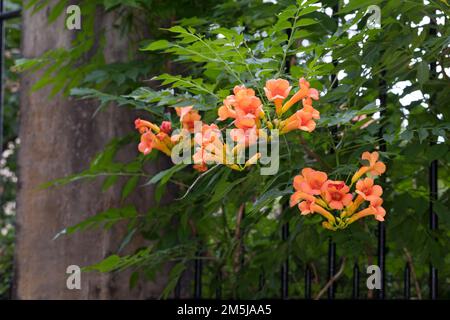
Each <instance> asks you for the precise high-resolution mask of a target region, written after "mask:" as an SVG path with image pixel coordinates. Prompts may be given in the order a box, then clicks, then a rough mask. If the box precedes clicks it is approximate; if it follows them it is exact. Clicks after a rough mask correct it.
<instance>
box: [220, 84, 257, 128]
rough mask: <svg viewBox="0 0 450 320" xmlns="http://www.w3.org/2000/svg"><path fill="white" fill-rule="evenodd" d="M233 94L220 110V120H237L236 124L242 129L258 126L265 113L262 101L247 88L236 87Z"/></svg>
mask: <svg viewBox="0 0 450 320" xmlns="http://www.w3.org/2000/svg"><path fill="white" fill-rule="evenodd" d="M233 93H234V95H230V96H228V97H227V98H226V99H225V100H224V101H223V106H221V107H220V108H219V110H218V115H219V117H218V119H219V120H221V121H223V120H226V119H229V118H232V119H236V120H235V122H234V124H235V126H236V127H237V128H241V129H248V128H252V127H254V126H257V125H258V121H259V118H260V117H261V115H262V114H263V111H262V103H261V100H260V99H259V98H258V97H256V96H255V91H254V90H253V89H248V88H246V87H245V86H236V87H234V90H233Z"/></svg>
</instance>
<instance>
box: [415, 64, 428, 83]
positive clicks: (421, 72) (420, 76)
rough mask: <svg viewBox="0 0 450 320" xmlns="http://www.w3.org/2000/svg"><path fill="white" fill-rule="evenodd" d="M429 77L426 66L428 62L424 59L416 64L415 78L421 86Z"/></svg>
mask: <svg viewBox="0 0 450 320" xmlns="http://www.w3.org/2000/svg"><path fill="white" fill-rule="evenodd" d="M429 77H430V69H429V67H428V63H427V62H426V61H421V62H419V64H418V65H417V80H418V81H419V84H420V85H421V86H423V84H424V83H425V82H427V81H428V79H429Z"/></svg>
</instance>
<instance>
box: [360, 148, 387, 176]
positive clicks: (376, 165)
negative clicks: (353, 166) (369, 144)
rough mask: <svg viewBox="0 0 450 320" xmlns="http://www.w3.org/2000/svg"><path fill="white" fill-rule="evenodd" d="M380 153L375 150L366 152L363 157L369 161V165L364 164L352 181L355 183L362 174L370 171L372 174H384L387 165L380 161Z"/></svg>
mask: <svg viewBox="0 0 450 320" xmlns="http://www.w3.org/2000/svg"><path fill="white" fill-rule="evenodd" d="M378 157H379V154H378V152H376V151H374V152H372V153H370V152H367V151H366V152H364V153H363V154H362V156H361V159H363V160H367V161H369V165H368V166H362V167H361V168H360V169H359V170H358V171H357V172H356V173H355V174H354V175H353V177H352V183H355V182H356V181H357V180H358V179H359V178H360V177H361V176H362V175H364V174H366V173H369V174H370V175H371V176H373V177H376V176H379V175H382V174H383V173H384V172H385V171H386V165H385V164H384V163H383V162H381V161H378Z"/></svg>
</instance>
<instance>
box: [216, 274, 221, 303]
mask: <svg viewBox="0 0 450 320" xmlns="http://www.w3.org/2000/svg"><path fill="white" fill-rule="evenodd" d="M217 283H218V284H217V287H216V299H218V300H220V299H222V270H221V269H220V270H219V272H218V274H217Z"/></svg>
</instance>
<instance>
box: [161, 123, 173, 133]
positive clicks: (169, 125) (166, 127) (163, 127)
mask: <svg viewBox="0 0 450 320" xmlns="http://www.w3.org/2000/svg"><path fill="white" fill-rule="evenodd" d="M161 131H162V132H164V133H167V134H169V133H170V132H171V131H172V123H171V122H170V121H163V122H161Z"/></svg>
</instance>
